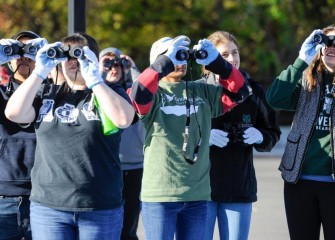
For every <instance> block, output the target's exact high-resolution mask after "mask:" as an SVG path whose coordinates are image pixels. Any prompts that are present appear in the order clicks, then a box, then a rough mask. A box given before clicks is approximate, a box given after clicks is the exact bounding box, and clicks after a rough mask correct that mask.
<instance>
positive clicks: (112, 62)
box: [104, 58, 129, 69]
mask: <svg viewBox="0 0 335 240" xmlns="http://www.w3.org/2000/svg"><path fill="white" fill-rule="evenodd" d="M118 66H122V67H123V68H129V60H127V59H125V58H114V59H106V60H105V61H104V68H108V69H111V68H112V67H118Z"/></svg>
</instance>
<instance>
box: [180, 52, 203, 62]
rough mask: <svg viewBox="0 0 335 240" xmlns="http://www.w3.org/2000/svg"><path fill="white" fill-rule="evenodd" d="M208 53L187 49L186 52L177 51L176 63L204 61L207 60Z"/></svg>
mask: <svg viewBox="0 0 335 240" xmlns="http://www.w3.org/2000/svg"><path fill="white" fill-rule="evenodd" d="M207 56H208V53H207V51H205V50H192V49H189V50H187V51H185V50H179V51H178V52H177V53H176V59H177V60H178V61H184V60H193V61H194V60H196V59H205V58H207Z"/></svg>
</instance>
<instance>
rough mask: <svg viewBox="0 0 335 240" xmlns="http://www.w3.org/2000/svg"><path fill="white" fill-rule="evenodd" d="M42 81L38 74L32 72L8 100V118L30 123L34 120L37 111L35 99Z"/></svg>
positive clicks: (6, 110) (6, 111) (6, 112)
mask: <svg viewBox="0 0 335 240" xmlns="http://www.w3.org/2000/svg"><path fill="white" fill-rule="evenodd" d="M42 81H43V80H42V79H41V78H40V77H39V76H38V75H36V74H31V75H30V76H29V77H28V78H27V79H26V80H25V81H24V82H23V83H22V84H21V85H20V86H19V87H18V88H17V89H16V91H15V92H14V93H13V94H12V96H11V97H10V99H9V100H8V103H7V106H6V109H5V114H6V117H7V118H8V119H10V120H11V121H13V122H18V123H30V122H32V121H34V119H35V115H36V113H35V109H34V108H33V101H34V98H35V96H36V93H37V91H38V89H39V88H40V86H41V83H42Z"/></svg>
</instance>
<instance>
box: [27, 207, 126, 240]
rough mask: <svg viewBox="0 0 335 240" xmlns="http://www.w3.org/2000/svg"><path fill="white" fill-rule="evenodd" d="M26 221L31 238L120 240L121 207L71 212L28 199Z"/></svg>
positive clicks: (51, 239)
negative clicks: (29, 203) (28, 220)
mask: <svg viewBox="0 0 335 240" xmlns="http://www.w3.org/2000/svg"><path fill="white" fill-rule="evenodd" d="M30 221H31V229H32V232H33V239H34V240H39V239H41V240H45V239H48V240H59V239H67V240H71V239H73V240H79V239H80V240H84V239H87V240H95V239H96V240H104V239H120V236H121V229H122V221H123V207H122V206H121V207H119V208H116V209H111V210H99V211H86V212H72V211H59V210H55V209H52V208H49V207H45V206H43V205H41V204H39V203H36V202H31V206H30Z"/></svg>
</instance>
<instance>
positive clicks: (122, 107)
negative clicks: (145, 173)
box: [5, 33, 134, 240]
mask: <svg viewBox="0 0 335 240" xmlns="http://www.w3.org/2000/svg"><path fill="white" fill-rule="evenodd" d="M68 46H69V47H70V50H69V51H71V49H76V48H79V49H81V51H82V55H81V56H80V57H79V58H76V57H75V56H70V57H68V56H64V55H63V56H62V57H57V56H56V57H51V55H50V56H48V53H47V52H48V50H50V48H55V49H58V48H60V47H61V48H62V49H64V48H66V47H68ZM98 54H99V48H98V45H97V43H96V41H95V39H94V38H92V37H91V36H89V35H88V34H85V33H75V34H73V35H71V36H68V37H65V38H64V39H63V40H62V42H56V43H52V44H48V45H46V46H44V47H42V48H41V49H39V50H38V52H37V55H36V66H35V69H34V71H33V72H32V74H31V75H30V76H29V78H28V79H27V80H26V81H25V82H24V83H23V84H21V85H20V87H18V89H17V90H16V91H15V92H14V93H13V95H12V96H11V98H10V99H9V101H8V104H7V107H6V110H5V113H6V116H7V117H8V118H9V119H10V120H12V121H14V122H18V123H21V124H29V123H32V124H33V125H34V126H35V131H36V139H37V146H36V154H35V163H34V166H33V168H32V171H31V176H32V191H31V196H30V200H31V207H30V220H31V229H32V235H33V239H37V240H38V239H41V240H42V239H43V240H44V239H50V240H52V239H54V240H56V239H57V240H58V239H90V240H92V239H97V240H98V239H99V240H100V239H120V235H121V228H122V220H123V206H122V203H123V200H122V171H121V166H120V165H121V164H120V159H119V155H118V152H119V142H120V134H121V132H122V129H124V128H126V127H128V126H129V125H130V124H131V123H132V121H133V118H134V109H133V107H132V105H131V104H130V99H129V97H128V95H127V93H126V92H125V91H124V89H123V88H122V87H121V86H118V85H115V86H112V87H110V86H107V85H106V84H105V83H104V81H103V79H102V78H101V76H100V74H99V63H98ZM59 63H61V64H62V69H63V73H64V77H65V80H66V81H65V82H64V83H63V84H62V85H56V84H48V85H45V88H43V90H42V94H41V95H40V96H39V97H38V98H37V99H35V100H34V96H35V95H36V93H37V91H38V89H39V88H40V85H41V83H42V81H43V79H45V78H46V77H47V75H48V74H49V73H50V71H51V70H52V69H53V68H55V66H56V65H57V64H59ZM101 113H103V115H104V117H105V118H104V119H102V115H101ZM106 119H107V120H109V121H110V122H112V123H113V124H114V126H116V127H117V128H118V130H117V131H114V133H109V132H108V131H104V130H105V122H103V120H104V121H106Z"/></svg>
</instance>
